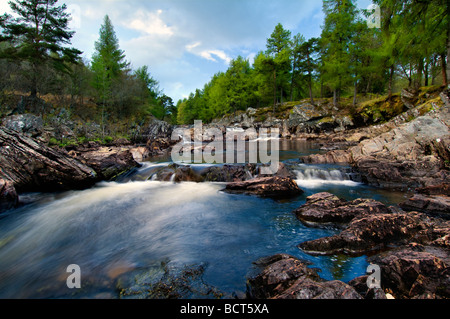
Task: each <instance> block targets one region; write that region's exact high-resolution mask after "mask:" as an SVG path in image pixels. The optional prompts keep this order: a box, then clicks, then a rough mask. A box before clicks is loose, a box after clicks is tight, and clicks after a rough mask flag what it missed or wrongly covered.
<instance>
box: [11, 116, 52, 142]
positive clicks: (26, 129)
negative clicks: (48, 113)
mask: <svg viewBox="0 0 450 319" xmlns="http://www.w3.org/2000/svg"><path fill="white" fill-rule="evenodd" d="M2 125H3V126H4V127H6V128H7V129H10V130H14V131H16V132H18V133H22V134H24V135H26V136H29V137H37V136H39V135H41V134H42V133H43V130H44V122H43V120H42V118H41V117H39V116H36V115H32V114H19V115H12V116H9V117H6V118H4V119H3V120H2Z"/></svg>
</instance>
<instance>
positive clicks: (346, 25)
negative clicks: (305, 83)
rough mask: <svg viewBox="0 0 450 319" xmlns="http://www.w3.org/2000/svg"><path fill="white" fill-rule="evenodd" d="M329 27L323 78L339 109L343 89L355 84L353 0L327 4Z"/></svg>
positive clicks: (332, 0) (323, 40)
mask: <svg viewBox="0 0 450 319" xmlns="http://www.w3.org/2000/svg"><path fill="white" fill-rule="evenodd" d="M323 10H324V12H325V24H324V27H323V29H322V36H321V40H320V41H321V47H322V49H323V57H322V61H323V66H322V76H323V78H324V82H325V84H326V85H328V86H329V87H330V89H331V90H332V91H333V93H334V99H333V102H334V105H337V103H338V100H339V96H340V93H341V91H342V90H343V88H345V87H346V86H348V85H349V84H350V83H351V82H352V77H351V73H350V64H351V54H350V48H349V45H350V43H351V41H352V38H353V37H354V35H355V18H356V14H357V10H356V7H355V5H354V4H353V2H352V1H351V0H324V1H323Z"/></svg>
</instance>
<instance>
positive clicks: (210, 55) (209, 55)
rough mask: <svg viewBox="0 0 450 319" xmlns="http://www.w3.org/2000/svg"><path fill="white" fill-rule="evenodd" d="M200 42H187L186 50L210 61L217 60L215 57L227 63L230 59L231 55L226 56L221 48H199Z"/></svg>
mask: <svg viewBox="0 0 450 319" xmlns="http://www.w3.org/2000/svg"><path fill="white" fill-rule="evenodd" d="M201 45H202V43H201V42H195V43H192V44H188V45H186V46H185V48H186V50H187V51H188V52H190V53H193V54H195V55H198V56H200V57H202V58H204V59H206V60H209V61H212V62H218V61H217V59H215V58H214V56H215V57H216V58H219V59H220V60H222V61H224V62H225V63H226V64H229V63H230V61H231V57H230V56H228V54H226V53H225V52H224V51H222V50H205V49H202V48H201Z"/></svg>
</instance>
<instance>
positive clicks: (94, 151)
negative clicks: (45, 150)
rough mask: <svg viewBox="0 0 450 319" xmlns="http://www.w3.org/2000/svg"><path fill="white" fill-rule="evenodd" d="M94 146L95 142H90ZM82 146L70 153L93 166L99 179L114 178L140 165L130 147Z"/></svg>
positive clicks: (108, 179)
mask: <svg viewBox="0 0 450 319" xmlns="http://www.w3.org/2000/svg"><path fill="white" fill-rule="evenodd" d="M89 146H93V144H92V143H91V144H89ZM89 146H88V148H85V146H81V147H79V148H77V149H76V150H75V151H74V152H71V153H70V154H71V155H72V156H73V157H74V158H75V159H77V160H79V161H80V162H82V163H83V164H85V165H87V166H89V167H92V168H93V169H94V170H95V172H96V173H97V175H98V178H99V180H107V181H110V180H114V179H116V178H117V177H119V176H120V175H122V174H125V173H127V172H129V171H130V170H132V169H134V168H137V167H140V164H139V163H138V162H136V161H135V159H134V158H133V155H132V153H131V152H130V150H129V149H128V148H122V147H105V146H98V145H94V147H93V148H92V147H89Z"/></svg>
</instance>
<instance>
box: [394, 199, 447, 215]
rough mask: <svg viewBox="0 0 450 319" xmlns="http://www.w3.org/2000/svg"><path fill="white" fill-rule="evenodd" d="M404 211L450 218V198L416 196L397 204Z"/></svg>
mask: <svg viewBox="0 0 450 319" xmlns="http://www.w3.org/2000/svg"><path fill="white" fill-rule="evenodd" d="M399 206H400V207H401V208H402V209H403V210H405V211H417V212H422V213H428V214H432V215H438V216H442V217H447V218H449V217H450V196H447V195H421V194H416V195H414V196H413V197H411V198H409V199H408V200H406V201H404V202H402V203H400V204H399Z"/></svg>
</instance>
